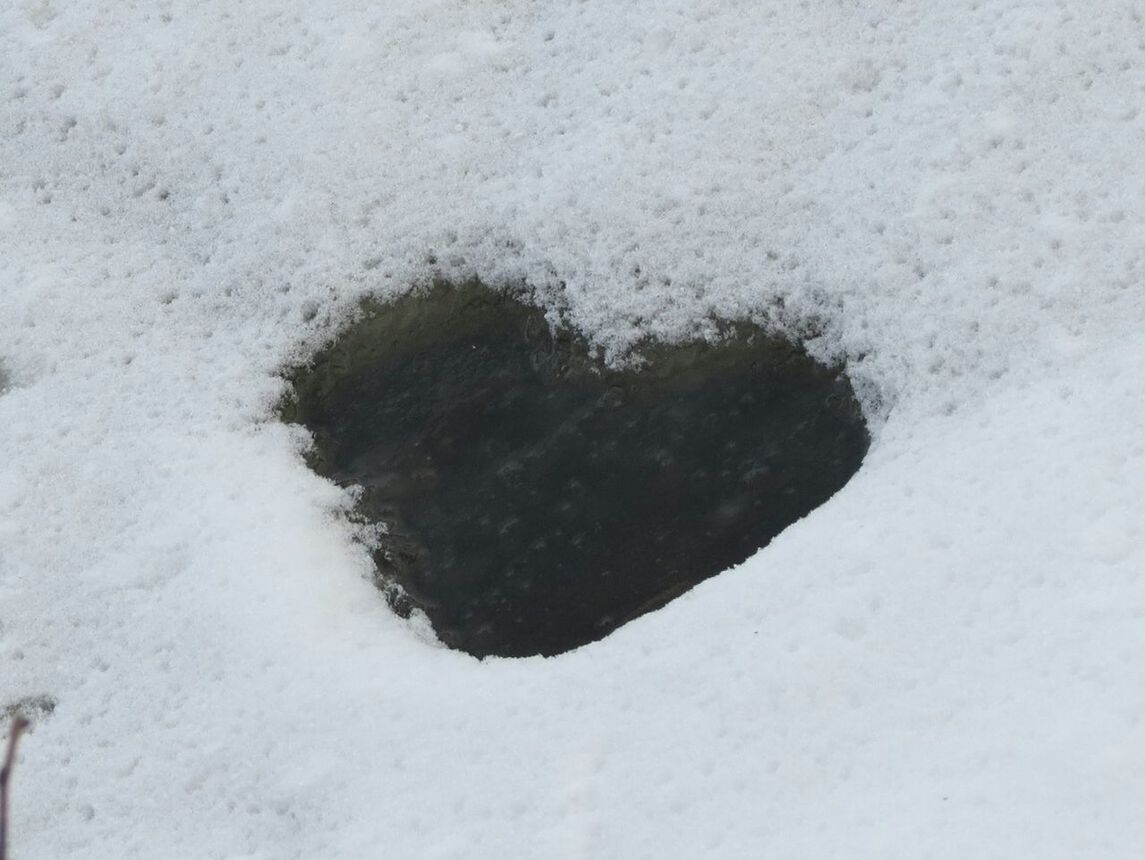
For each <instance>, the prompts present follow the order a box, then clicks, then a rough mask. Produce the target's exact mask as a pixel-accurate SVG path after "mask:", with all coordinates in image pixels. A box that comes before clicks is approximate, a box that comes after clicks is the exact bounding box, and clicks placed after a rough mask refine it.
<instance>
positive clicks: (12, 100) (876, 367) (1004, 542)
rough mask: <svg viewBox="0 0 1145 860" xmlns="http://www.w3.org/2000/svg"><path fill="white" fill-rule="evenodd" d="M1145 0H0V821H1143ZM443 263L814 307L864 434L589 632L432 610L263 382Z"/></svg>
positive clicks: (536, 279)
mask: <svg viewBox="0 0 1145 860" xmlns="http://www.w3.org/2000/svg"><path fill="white" fill-rule="evenodd" d="M1142 14H1145V4H1142V3H1137V2H1116V3H1114V2H1104V0H1097V2H1091V3H1082V2H1077V0H1059V2H1053V3H1051V2H1048V0H991V2H970V0H952V2H947V3H941V4H938V3H934V4H926V3H920V2H910V0H905V2H898V3H888V2H882V0H804V2H798V3H797V2H787V0H784V2H779V0H769V2H735V0H722V2H713V3H705V4H696V3H690V2H684V0H607V2H606V0H584V2H575V3H574V2H536V0H531V2H525V0H465V2H461V0H405V1H404V2H391V3H387V4H376V3H365V2H353V0H330V2H325V3H317V4H316V3H303V2H300V0H274V2H271V0H255V2H248V3H243V4H235V3H229V2H225V0H217V2H211V1H210V0H165V2H134V3H133V2H123V3H114V4H108V3H102V2H97V0H74V2H70V3H59V2H55V0H15V2H12V3H6V4H0V249H2V253H0V367H2V368H3V373H2V375H0V451H4V452H5V456H4V457H2V458H0V708H3V707H4V706H5V705H7V704H8V703H10V702H14V701H17V700H20V699H23V698H26V697H30V696H40V695H50V696H51V697H53V699H54V700H55V701H56V702H57V705H56V708H55V710H54V712H53V713H52V714H51V715H50V716H46V717H44V718H43V719H41V720H39V722H38V724H37V725H36V727H35V731H34V733H33V734H31V735H30V736H29V737H28V738H27V739H26V740H25V742H24V744H23V745H22V748H21V756H20V762H19V766H18V768H17V770H16V772H15V779H14V806H13V816H14V820H13V839H14V843H15V844H14V849H15V851H16V856H17V857H19V858H23V860H29V858H37V857H44V858H62V857H79V856H83V857H149V858H150V857H188V858H191V857H195V858H203V857H227V858H238V857H251V858H254V857H266V858H269V857H274V858H279V857H295V856H297V857H302V856H319V855H320V856H325V857H347V858H353V857H367V856H388V857H443V858H444V857H539V856H552V857H664V856H676V857H694V856H720V857H755V856H770V857H793V856H811V857H821V856H846V857H918V856H926V857H952V858H962V857H967V856H981V855H987V856H1005V857H1037V858H1050V857H1071V858H1074V857H1102V858H1109V857H1137V856H1140V855H1141V852H1142V850H1143V849H1145V819H1143V818H1142V816H1141V815H1140V808H1141V803H1142V800H1143V799H1145V752H1143V751H1145V723H1143V719H1145V685H1143V684H1142V683H1141V681H1142V671H1141V654H1142V653H1143V647H1145V579H1143V578H1142V576H1141V571H1142V570H1145V534H1143V529H1145V526H1143V525H1142V519H1141V516H1140V508H1141V501H1140V500H1141V499H1142V497H1143V494H1145V434H1143V433H1142V432H1141V429H1140V428H1141V427H1143V426H1145V348H1143V347H1142V342H1141V332H1142V331H1143V330H1145V329H1143V326H1145V289H1143V283H1142V277H1143V273H1145V159H1142V157H1141V153H1142V151H1143V146H1145V114H1142V112H1141V109H1140V105H1141V102H1142V98H1143V92H1145V24H1143V23H1142ZM473 274H477V275H479V276H481V277H482V278H484V279H486V280H488V281H489V282H495V283H519V282H526V283H528V284H530V285H532V286H533V287H534V288H535V289H536V290H537V292H538V297H539V299H540V300H541V301H542V302H544V303H546V306H547V307H549V308H551V309H552V310H553V313H554V315H559V316H561V317H563V318H564V319H565V320H567V321H568V322H569V323H570V324H573V325H576V326H578V327H580V328H581V329H583V330H585V331H586V332H588V333H589V334H590V335H591V336H592V337H593V338H594V339H595V340H596V341H597V342H598V343H599V344H601V345H602V346H604V347H605V348H606V349H607V350H608V352H609V355H610V356H611V357H613V358H616V357H620V356H622V355H623V352H624V350H625V349H626V348H627V347H628V346H630V345H631V344H632V343H633V342H634V341H635V340H636V339H638V338H639V337H641V336H642V335H645V334H653V335H656V336H660V337H682V336H685V335H688V334H690V333H695V332H702V331H704V330H705V327H706V326H708V325H709V324H710V320H711V319H712V318H718V317H743V316H751V317H753V318H756V319H759V320H761V321H763V322H765V323H767V324H769V325H774V326H776V327H779V328H781V329H783V330H785V331H788V332H791V333H794V334H797V335H799V336H802V337H805V338H809V344H810V346H811V348H812V349H813V350H814V351H815V352H816V354H818V355H820V356H823V357H834V358H845V359H846V360H848V362H849V366H850V368H851V370H852V374H853V376H854V378H855V381H856V384H857V385H858V386H859V388H860V391H861V393H862V396H863V399H864V404H865V407H866V409H867V414H868V417H869V419H870V423H871V428H872V431H873V434H874V444H873V447H872V450H871V452H870V454H869V455H868V458H867V461H866V463H865V464H864V466H863V468H862V470H861V471H860V472H859V474H858V475H857V476H856V477H855V478H854V479H853V480H852V481H851V483H850V484H849V485H848V486H847V487H846V488H845V489H844V490H843V491H842V492H840V493H839V494H838V495H837V496H836V497H835V498H833V499H832V500H831V501H830V502H829V503H828V504H827V505H825V506H823V507H822V508H821V509H819V510H818V511H816V512H815V513H813V514H812V515H811V516H809V517H807V518H806V519H805V520H803V521H801V522H800V523H797V524H796V525H794V526H793V527H791V528H790V529H789V530H788V531H787V532H785V533H784V534H783V535H782V536H781V537H780V538H779V539H777V540H776V541H775V542H774V543H773V544H772V545H771V546H769V547H768V548H767V549H765V550H764V551H762V552H760V553H759V554H757V555H756V556H755V557H754V558H752V559H751V560H749V561H748V562H747V563H745V564H744V565H742V566H741V567H739V568H737V569H735V570H732V571H728V572H726V573H724V574H722V575H720V576H718V577H716V578H714V579H712V580H709V581H708V582H706V583H704V584H703V585H701V586H700V587H698V588H696V589H695V590H693V591H691V592H689V593H688V594H687V595H685V596H684V597H682V598H680V599H679V600H677V601H675V602H673V603H672V604H670V605H669V606H668V607H666V608H664V609H663V610H661V611H658V612H656V613H653V614H652V615H648V616H645V617H643V618H641V619H639V620H637V621H636V622H633V623H632V624H630V625H628V626H626V627H624V628H622V629H621V630H619V631H617V632H616V633H615V634H613V635H612V636H610V637H609V638H607V639H606V640H603V641H601V642H598V643H595V644H593V645H590V646H587V647H585V648H583V649H581V650H578V651H576V652H573V653H570V654H567V655H563V656H561V657H558V658H554V659H549V660H544V659H527V660H520V661H512V660H496V659H493V660H486V661H484V662H478V661H475V660H473V659H472V658H469V657H467V656H466V655H463V654H459V653H455V652H451V651H448V650H445V649H443V648H441V647H440V646H437V645H436V644H435V643H434V641H433V638H432V635H431V634H429V633H428V632H427V631H426V630H425V629H424V627H419V626H418V625H416V624H414V625H411V624H408V623H406V622H403V621H401V620H399V619H397V618H396V617H394V616H393V615H392V614H391V613H390V612H389V610H388V609H386V607H385V606H384V604H383V602H382V601H381V600H380V599H379V597H378V595H377V593H376V591H374V589H373V588H372V586H371V585H370V584H369V582H368V581H367V579H366V574H367V572H368V569H369V566H368V565H369V562H368V559H367V557H366V555H365V552H364V551H363V550H362V548H361V547H360V546H359V545H358V544H357V543H356V542H355V540H354V532H353V529H352V527H351V526H349V525H348V524H347V523H346V521H345V519H344V517H343V516H342V515H343V514H344V512H345V511H346V509H347V508H348V506H349V504H350V499H349V497H348V494H346V493H345V492H343V491H341V490H339V489H338V488H336V487H333V486H331V485H329V484H327V483H326V482H324V481H322V480H321V479H319V478H317V477H315V476H313V475H312V474H310V473H309V472H308V471H307V470H306V468H305V467H304V465H303V462H302V459H301V456H300V451H301V450H302V447H303V446H304V444H305V440H304V439H303V438H302V437H301V436H300V435H299V433H298V432H297V431H296V430H294V429H292V428H287V427H283V426H281V425H280V424H278V423H277V422H276V421H274V420H273V404H274V402H275V401H276V399H277V398H278V397H279V396H280V395H281V393H282V391H283V383H282V382H281V379H280V377H279V376H278V374H279V372H280V371H281V369H282V368H283V367H284V366H285V365H286V364H288V363H289V362H291V361H296V360H299V359H301V358H303V357H304V356H305V355H306V354H307V351H308V350H310V349H312V348H314V347H315V346H316V345H317V344H319V343H321V342H322V341H323V340H325V339H326V338H328V337H329V336H331V334H332V333H333V331H335V330H336V328H337V326H338V325H339V324H341V323H342V322H343V321H344V320H345V319H346V317H347V315H348V314H349V313H350V312H351V310H352V308H353V307H354V305H355V302H356V301H357V300H358V299H359V298H360V297H361V296H363V295H365V294H367V293H375V294H380V295H383V296H390V295H396V294H398V293H399V292H401V291H403V290H405V289H408V288H409V287H410V286H411V285H413V284H417V283H425V282H426V281H428V280H429V279H430V278H432V277H434V276H435V275H444V276H450V277H464V276H468V275H473Z"/></svg>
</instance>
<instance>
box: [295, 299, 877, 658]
mask: <svg viewBox="0 0 1145 860" xmlns="http://www.w3.org/2000/svg"><path fill="white" fill-rule="evenodd" d="M650 358H651V361H650V366H649V368H648V369H647V370H645V371H641V372H634V371H627V372H617V371H604V370H602V369H601V368H599V367H598V366H596V365H595V364H594V363H593V362H592V360H591V359H590V358H589V357H588V355H587V351H586V349H585V347H584V344H583V343H581V342H580V341H578V340H577V339H576V338H574V337H571V336H569V335H567V334H562V335H558V336H557V337H556V338H555V339H554V337H553V336H552V335H551V334H550V332H549V330H548V327H547V326H546V325H545V324H544V321H543V318H542V317H541V315H540V313H539V312H538V311H537V310H535V309H533V308H529V307H526V306H523V305H520V304H518V303H516V302H514V301H512V300H511V299H510V298H508V297H507V296H505V295H504V294H500V293H494V292H491V291H489V290H486V289H483V288H479V287H466V288H458V289H440V288H439V289H437V290H435V291H433V292H432V293H430V294H428V295H427V296H422V297H418V298H407V299H403V300H401V301H399V302H398V303H395V304H394V305H390V306H388V307H384V308H376V309H374V310H373V311H372V312H371V314H370V315H368V317H367V319H366V320H365V321H363V322H361V323H359V324H358V325H357V326H354V327H351V329H350V330H348V331H347V332H346V333H344V334H343V336H342V337H340V338H339V340H338V342H336V343H335V344H334V346H332V347H330V348H329V349H327V350H324V351H323V352H322V353H320V354H319V355H318V356H317V357H316V359H315V361H314V363H313V364H312V366H311V367H310V368H309V369H304V370H302V371H300V372H299V373H297V374H296V376H295V378H294V380H293V381H294V383H295V390H296V394H297V399H296V401H295V402H294V403H293V404H292V405H290V406H288V407H287V408H286V410H285V411H286V412H287V417H289V418H294V419H296V420H301V421H302V422H303V423H305V424H306V425H307V426H308V427H309V428H310V429H311V430H313V431H314V433H315V438H316V442H317V449H316V454H315V456H314V457H313V465H314V466H315V468H316V469H317V470H318V471H319V472H321V473H323V474H326V475H329V476H331V477H333V478H334V479H335V480H337V481H339V482H341V483H343V484H360V485H362V486H363V487H364V488H365V493H364V495H363V499H362V503H361V510H362V513H363V514H364V515H365V516H367V517H369V518H370V519H371V520H373V521H376V522H382V523H384V524H385V525H386V527H387V528H388V530H389V535H388V536H387V537H386V538H384V539H383V545H382V548H381V549H380V550H379V551H378V552H377V553H376V555H375V557H376V561H377V563H378V568H379V581H380V582H381V583H382V584H387V585H392V584H393V583H396V584H398V585H400V587H401V590H400V592H394V591H392V590H391V596H392V597H394V595H395V594H396V597H394V601H393V602H394V603H395V605H396V606H397V607H398V608H401V607H403V606H405V607H407V608H408V606H409V605H410V604H412V605H413V606H418V607H420V608H422V609H423V610H424V611H425V612H426V613H427V614H428V616H429V618H430V620H431V621H432V623H433V625H434V628H435V630H436V631H437V634H438V636H439V637H440V638H441V639H442V641H443V642H445V643H446V644H447V645H449V646H451V647H454V648H458V649H461V650H464V651H467V652H469V653H471V654H474V655H476V656H479V657H483V656H487V655H502V656H527V655H534V654H544V655H553V654H558V653H560V652H563V651H567V650H569V649H571V648H575V647H577V646H579V645H583V644H585V643H587V642H592V641H594V640H596V639H600V638H601V637H603V636H605V635H607V634H608V633H610V632H611V631H612V630H614V629H616V628H617V627H619V626H620V625H622V624H624V623H625V622H626V621H629V620H631V619H632V618H635V617H637V616H639V615H641V614H643V613H645V612H648V611H650V610H653V609H656V608H658V607H660V606H662V605H664V604H665V603H666V602H668V601H669V600H671V599H672V598H673V597H675V596H677V595H679V594H680V593H682V592H683V591H686V590H687V589H688V588H690V587H691V586H693V585H695V584H696V583H698V582H700V581H702V580H704V579H707V578H708V577H710V576H713V575H714V574H717V573H719V572H720V571H722V570H726V569H727V568H728V567H730V566H732V565H734V564H737V563H739V562H742V561H744V560H745V559H747V558H748V557H749V556H750V555H752V554H753V553H754V552H755V551H756V550H758V549H759V548H761V547H763V546H765V545H766V544H767V543H768V542H769V541H770V540H771V539H772V538H773V537H774V536H775V535H777V534H778V533H779V532H780V531H782V530H783V529H784V528H785V527H786V526H788V525H789V524H791V523H792V522H794V521H795V520H798V519H799V518H801V517H803V516H804V515H806V514H807V513H809V512H810V511H812V510H813V509H814V508H816V507H817V506H818V505H820V504H822V503H823V502H824V501H826V500H827V499H828V498H829V497H830V496H831V495H832V494H833V493H835V492H836V491H837V490H838V489H839V488H840V487H842V486H843V485H844V484H845V483H846V482H847V480H848V479H849V478H850V476H851V475H852V474H854V472H855V471H856V470H857V469H858V467H859V465H860V463H861V461H862V458H863V455H864V454H865V452H866V449H867V445H868V442H869V438H868V434H867V431H866V428H865V425H864V424H863V421H862V418H861V416H860V415H859V412H858V409H857V408H856V406H855V403H854V398H853V395H852V392H851V389H850V386H849V384H848V383H847V381H846V378H845V377H844V376H842V374H840V373H838V372H837V371H834V370H829V369H826V368H823V367H821V366H819V365H816V364H814V363H813V362H812V361H811V360H810V359H809V358H807V357H806V355H805V354H803V353H802V352H801V351H800V350H799V349H797V348H795V347H793V346H791V345H790V344H786V343H783V342H779V341H775V340H769V339H767V338H765V337H763V336H762V335H761V334H760V333H759V332H758V331H756V332H751V331H750V330H740V331H739V332H738V334H737V335H736V336H735V337H732V338H730V339H729V341H728V342H727V343H726V344H722V345H719V346H712V345H709V344H703V343H700V344H687V345H684V346H680V347H664V346H656V347H653V348H652V350H651V356H650Z"/></svg>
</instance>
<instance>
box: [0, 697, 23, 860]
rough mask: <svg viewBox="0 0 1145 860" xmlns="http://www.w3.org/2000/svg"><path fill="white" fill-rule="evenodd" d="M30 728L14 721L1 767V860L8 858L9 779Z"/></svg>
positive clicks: (20, 721)
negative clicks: (17, 748) (20, 745)
mask: <svg viewBox="0 0 1145 860" xmlns="http://www.w3.org/2000/svg"><path fill="white" fill-rule="evenodd" d="M26 728H28V721H27V720H26V719H24V718H23V717H21V716H17V717H15V718H14V719H13V720H12V732H11V734H9V736H8V752H7V753H5V754H4V766H3V767H0V860H7V857H8V779H9V778H10V777H11V776H12V766H13V765H14V764H15V763H16V745H17V744H18V743H19V742H20V735H22V734H23V733H24V729H26Z"/></svg>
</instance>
